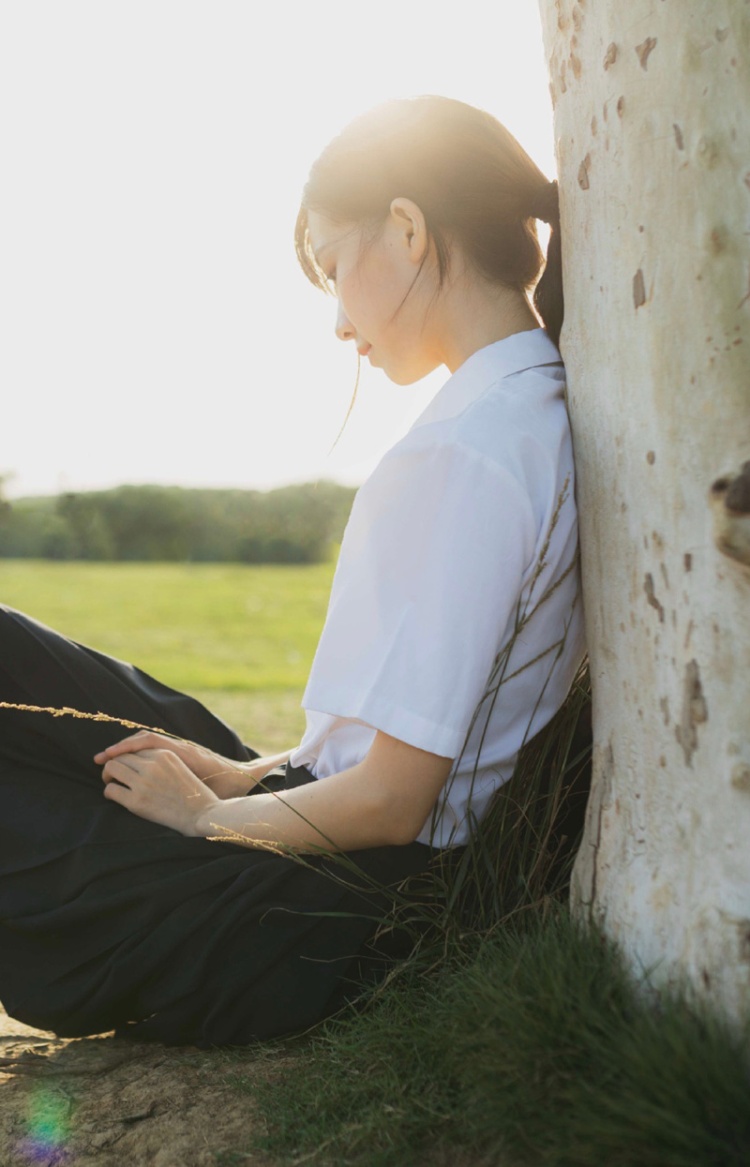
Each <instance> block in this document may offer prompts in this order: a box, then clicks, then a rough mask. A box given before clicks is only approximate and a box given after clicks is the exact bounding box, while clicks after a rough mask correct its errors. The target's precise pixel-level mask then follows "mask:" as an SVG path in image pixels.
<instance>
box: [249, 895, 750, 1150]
mask: <svg viewBox="0 0 750 1167" xmlns="http://www.w3.org/2000/svg"><path fill="white" fill-rule="evenodd" d="M523 920H524V923H523V925H522V924H521V922H520V920H517V921H516V923H515V925H513V926H509V927H506V928H505V929H502V930H496V931H495V932H494V933H492V934H491V935H490V936H489V937H488V938H485V939H483V940H481V941H479V940H476V941H475V942H474V943H472V944H470V945H469V946H468V950H465V951H464V953H463V955H462V956H461V957H460V958H459V957H458V955H457V954H454V959H453V960H451V961H449V962H448V963H447V964H444V965H443V966H442V967H441V968H440V970H439V971H438V972H437V974H434V975H432V976H425V975H424V974H423V973H420V971H419V969H418V967H417V966H416V965H415V966H414V967H413V968H412V971H411V974H410V975H407V976H405V977H402V978H400V979H399V981H397V982H396V984H395V985H394V986H393V987H392V989H391V990H390V991H389V992H387V993H384V994H382V996H381V997H380V998H379V1000H378V1002H377V1004H376V1006H375V1007H374V1008H373V1009H371V1010H369V1011H368V1012H366V1013H364V1014H362V1015H360V1016H354V1017H350V1018H348V1019H345V1020H341V1019H339V1020H337V1021H335V1022H330V1023H328V1025H327V1026H326V1027H325V1028H324V1029H323V1030H322V1031H319V1033H318V1035H317V1036H314V1037H313V1038H312V1040H310V1041H309V1042H308V1044H307V1045H306V1046H305V1047H302V1048H301V1049H300V1050H299V1052H298V1055H297V1057H296V1058H295V1059H294V1061H292V1062H291V1063H290V1062H289V1061H288V1060H287V1061H286V1062H285V1065H284V1068H283V1070H282V1072H281V1073H280V1075H277V1076H276V1078H274V1077H271V1078H270V1080H266V1081H264V1080H260V1081H258V1080H252V1081H247V1082H246V1083H245V1086H246V1088H247V1089H250V1090H252V1092H253V1094H254V1095H255V1097H256V1100H257V1102H258V1104H259V1111H260V1112H261V1113H264V1114H265V1115H266V1124H267V1130H266V1134H265V1136H264V1137H263V1138H262V1139H261V1142H260V1147H259V1149H262V1150H264V1151H266V1152H267V1153H270V1154H272V1155H273V1156H275V1161H277V1162H279V1163H284V1164H292V1163H298V1162H299V1163H301V1162H304V1163H309V1164H313V1165H318V1167H323V1165H325V1167H345V1165H346V1167H392V1165H393V1164H398V1165H399V1167H410V1165H414V1167H418V1165H419V1167H421V1165H422V1164H425V1165H426V1164H427V1163H430V1164H434V1163H437V1162H444V1163H446V1164H447V1163H451V1164H459V1163H466V1164H469V1163H471V1164H472V1165H474V1167H477V1165H478V1164H484V1163H486V1164H490V1163H491V1164H497V1165H506V1164H507V1165H508V1167H510V1165H513V1167H541V1165H544V1167H709V1165H711V1167H742V1165H746V1164H747V1163H748V1162H750V1107H748V1105H747V1099H748V1089H749V1088H750V1075H749V1073H748V1060H747V1047H746V1046H745V1047H744V1048H743V1045H742V1042H741V1041H740V1040H739V1038H737V1037H733V1036H732V1035H731V1034H730V1033H729V1032H727V1031H726V1030H725V1029H724V1028H723V1027H722V1025H721V1024H720V1023H719V1022H718V1021H716V1020H713V1019H711V1018H710V1017H708V1016H707V1015H705V1014H702V1013H701V1012H700V1011H698V1010H693V1009H692V1008H691V1007H690V1006H689V1005H688V1004H687V1003H686V1001H685V999H684V998H683V999H680V998H677V997H662V999H661V1000H660V1002H659V1003H658V1005H656V1006H655V1005H654V1003H653V1002H652V1001H651V1000H649V999H648V998H647V997H646V996H645V995H644V994H643V993H642V992H641V991H640V990H639V988H638V987H637V986H634V985H633V984H632V982H631V981H630V980H629V978H628V976H627V975H626V973H625V971H624V969H623V967H622V965H621V963H620V961H619V959H618V957H617V954H616V953H615V951H614V949H613V948H612V947H610V946H608V945H607V944H605V943H604V942H603V941H602V940H601V939H600V938H599V937H598V936H597V935H596V934H595V933H588V934H583V933H581V932H580V931H579V930H578V929H577V928H576V927H575V926H574V925H573V924H572V923H571V921H570V919H569V917H568V915H567V913H566V912H565V911H564V910H563V909H562V908H560V907H559V906H558V907H556V908H554V909H551V910H549V911H548V912H547V913H541V912H538V913H535V914H532V915H529V916H526V917H523Z"/></svg>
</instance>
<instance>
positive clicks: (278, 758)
mask: <svg viewBox="0 0 750 1167" xmlns="http://www.w3.org/2000/svg"><path fill="white" fill-rule="evenodd" d="M144 750H167V751H169V752H170V753H173V754H175V755H176V756H177V757H178V758H180V760H181V761H183V762H184V763H185V765H186V766H187V767H188V769H190V770H192V772H193V774H195V776H196V777H197V778H200V780H201V781H202V782H204V783H205V785H206V786H207V787H208V788H209V790H212V791H213V793H214V794H215V795H216V796H217V798H221V799H225V798H241V797H242V795H243V794H247V793H248V791H249V790H251V789H252V787H253V786H255V784H256V783H257V782H260V781H261V780H262V779H263V778H265V776H266V774H268V772H269V771H270V770H273V768H274V766H280V765H281V764H282V762H286V761H288V759H289V755H290V753H291V750H288V751H287V752H286V753H283V754H274V755H273V757H268V758H255V759H254V760H253V761H252V762H233V761H232V760H231V759H230V758H224V757H222V756H221V754H215V753H214V752H213V750H207V749H206V748H205V747H204V746H199V745H196V743H195V742H188V741H185V740H184V739H182V738H173V737H167V736H166V734H161V733H154V732H153V731H152V730H140V731H139V732H138V733H133V734H130V735H129V736H128V737H126V738H123V739H122V741H119V742H115V743H114V745H111V746H108V747H107V749H106V750H102V751H101V753H99V754H96V755H95V757H94V761H95V762H98V764H99V765H100V766H103V765H104V764H105V763H106V762H110V761H112V760H113V759H115V758H119V757H122V756H123V755H124V754H135V753H142V752H143V751H144Z"/></svg>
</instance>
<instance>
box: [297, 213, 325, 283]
mask: <svg viewBox="0 0 750 1167" xmlns="http://www.w3.org/2000/svg"><path fill="white" fill-rule="evenodd" d="M294 250H295V252H296V255H297V260H298V262H299V265H300V267H301V268H302V270H303V272H304V273H305V275H306V276H307V278H308V280H309V281H310V283H311V284H312V285H313V287H315V288H320V290H321V291H322V292H328V293H329V294H331V293H332V292H333V288H332V287H331V284H330V282H329V280H328V279H327V278H326V274H325V272H324V271H323V269H322V267H321V266H320V264H319V263H318V261H317V259H316V258H315V252H314V251H313V249H312V246H311V244H310V232H309V231H308V229H307V209H306V208H305V207H301V208H300V211H299V214H298V215H297V222H296V224H295V226H294Z"/></svg>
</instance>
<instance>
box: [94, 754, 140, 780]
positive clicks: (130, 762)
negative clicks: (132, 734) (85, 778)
mask: <svg viewBox="0 0 750 1167" xmlns="http://www.w3.org/2000/svg"><path fill="white" fill-rule="evenodd" d="M137 773H138V767H137V754H126V755H125V756H124V757H122V758H110V759H109V761H108V762H107V763H106V764H105V766H104V769H103V770H102V781H103V782H104V783H105V785H106V784H108V783H110V782H119V783H121V784H122V783H124V784H126V785H127V784H128V781H129V779H132V777H133V775H134V774H137Z"/></svg>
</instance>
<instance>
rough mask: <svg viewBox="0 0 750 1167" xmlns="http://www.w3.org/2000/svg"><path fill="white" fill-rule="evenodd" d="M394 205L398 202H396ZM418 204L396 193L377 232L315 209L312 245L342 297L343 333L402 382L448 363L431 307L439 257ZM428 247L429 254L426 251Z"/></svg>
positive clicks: (340, 331) (311, 219) (340, 319)
mask: <svg viewBox="0 0 750 1167" xmlns="http://www.w3.org/2000/svg"><path fill="white" fill-rule="evenodd" d="M394 209H395V210H394ZM413 211H416V212H417V219H419V218H421V216H420V215H419V212H418V209H417V208H415V207H414V204H410V203H409V202H408V200H405V199H397V200H394V203H393V204H392V207H391V213H390V214H389V216H388V218H387V219H386V222H385V224H384V226H383V229H382V230H381V231H380V232H379V233H378V235H377V236H376V237H375V239H372V240H371V239H369V238H368V237H366V236H365V235H364V234H363V232H362V230H361V229H360V228H359V227H357V226H352V225H350V224H346V223H338V222H336V221H335V220H333V219H328V218H326V217H325V216H324V215H320V214H318V213H316V212H314V211H310V213H309V215H308V233H309V238H310V245H311V247H312V250H313V251H314V253H315V256H316V259H317V261H318V264H319V265H320V267H321V269H322V270H323V271H324V272H325V274H326V276H327V278H328V280H329V281H330V283H331V284H332V286H333V288H334V290H335V292H336V296H337V298H338V302H339V306H338V315H337V318H336V335H337V336H338V337H339V339H340V340H351V341H353V342H354V344H355V346H356V349H357V352H358V353H359V354H360V356H363V357H364V356H366V357H368V358H369V360H370V363H371V364H372V365H375V366H376V367H378V368H381V369H383V370H384V372H385V373H386V375H387V376H388V377H389V378H390V379H391V380H392V381H394V382H395V383H396V384H397V385H410V384H412V382H414V381H418V380H419V379H420V378H421V377H424V376H426V375H427V373H430V372H432V370H433V369H435V368H437V367H438V365H440V364H442V357H441V356H440V352H439V344H438V343H437V338H436V337H435V336H434V335H433V334H434V333H435V332H436V331H437V330H436V329H435V328H434V327H432V326H431V324H432V325H434V322H433V321H432V320H431V317H432V313H431V312H430V311H429V310H428V309H429V307H430V303H431V298H432V299H434V292H435V290H436V289H435V286H434V282H433V272H432V264H431V263H430V262H429V258H430V257H429V253H428V249H427V247H426V241H425V240H424V239H423V238H421V239H420V238H418V236H419V232H420V231H424V225H423V221H422V223H421V224H420V223H419V221H416V222H415V217H414V215H413ZM425 255H427V262H424V265H423V257H424V256H425Z"/></svg>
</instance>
